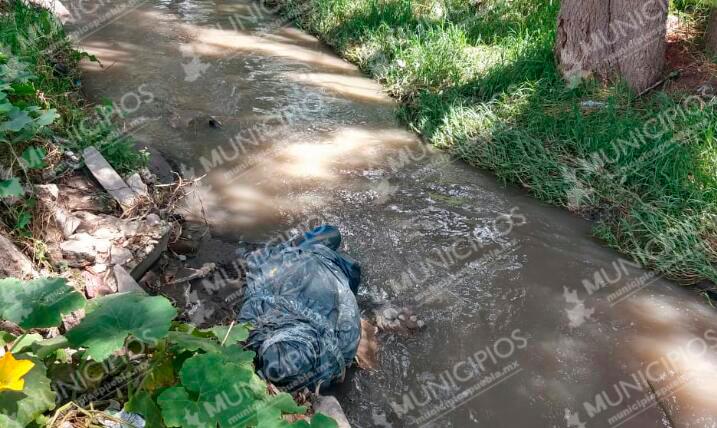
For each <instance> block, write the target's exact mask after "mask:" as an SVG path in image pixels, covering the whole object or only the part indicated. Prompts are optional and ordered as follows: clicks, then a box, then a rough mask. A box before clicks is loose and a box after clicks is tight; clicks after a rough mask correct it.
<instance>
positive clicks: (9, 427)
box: [0, 413, 23, 428]
mask: <svg viewBox="0 0 717 428" xmlns="http://www.w3.org/2000/svg"><path fill="white" fill-rule="evenodd" d="M0 427H3V428H23V426H22V425H20V424H19V423H18V422H17V421H16V420H14V419H10V417H9V416H5V415H3V414H2V413H0Z"/></svg>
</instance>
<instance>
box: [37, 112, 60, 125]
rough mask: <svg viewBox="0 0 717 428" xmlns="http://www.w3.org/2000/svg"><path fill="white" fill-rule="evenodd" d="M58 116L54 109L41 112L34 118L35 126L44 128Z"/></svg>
mask: <svg viewBox="0 0 717 428" xmlns="http://www.w3.org/2000/svg"><path fill="white" fill-rule="evenodd" d="M58 116H59V115H58V114H57V110H55V109H54V108H51V109H49V110H42V112H41V113H40V115H39V116H37V118H35V125H37V126H46V125H49V124H51V123H52V122H54V121H55V119H57V117H58Z"/></svg>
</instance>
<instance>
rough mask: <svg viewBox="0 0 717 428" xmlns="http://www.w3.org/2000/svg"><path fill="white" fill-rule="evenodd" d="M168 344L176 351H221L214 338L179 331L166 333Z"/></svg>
mask: <svg viewBox="0 0 717 428" xmlns="http://www.w3.org/2000/svg"><path fill="white" fill-rule="evenodd" d="M167 339H168V340H169V343H170V346H171V347H172V348H173V349H175V350H177V351H192V352H194V351H197V350H200V349H201V350H202V351H205V352H221V350H222V347H221V345H219V342H217V341H216V340H214V339H210V338H206V337H199V336H195V335H193V334H191V333H183V332H181V331H170V332H169V334H168V335H167Z"/></svg>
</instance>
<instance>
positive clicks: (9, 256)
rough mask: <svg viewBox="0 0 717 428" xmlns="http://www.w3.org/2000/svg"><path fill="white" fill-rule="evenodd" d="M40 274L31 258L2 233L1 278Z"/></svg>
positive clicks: (25, 277)
mask: <svg viewBox="0 0 717 428" xmlns="http://www.w3.org/2000/svg"><path fill="white" fill-rule="evenodd" d="M38 275H39V273H38V272H37V270H36V269H35V266H34V265H33V264H32V262H31V261H30V259H29V258H28V257H27V256H26V255H25V254H23V253H22V252H21V251H20V250H19V249H18V248H17V247H16V246H15V244H13V243H12V241H10V240H9V239H8V238H6V237H5V236H4V235H2V234H0V278H6V277H15V278H20V279H32V278H36V277H37V276H38Z"/></svg>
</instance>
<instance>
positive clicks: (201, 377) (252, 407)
mask: <svg viewBox="0 0 717 428" xmlns="http://www.w3.org/2000/svg"><path fill="white" fill-rule="evenodd" d="M179 377H180V379H181V381H182V384H181V386H176V387H173V388H168V389H166V390H165V391H163V392H162V393H161V394H160V395H159V397H158V398H157V403H158V404H159V407H160V408H161V409H162V416H163V418H164V422H165V424H166V425H167V426H172V427H180V426H181V427H210V426H216V425H217V424H219V426H221V427H222V428H233V427H241V426H245V425H248V424H255V423H256V409H257V402H258V401H260V400H262V399H263V398H264V397H265V393H264V391H265V389H266V385H265V384H264V383H263V382H261V380H259V379H258V377H257V376H256V374H255V373H254V369H253V367H251V366H247V365H240V364H236V363H232V362H228V361H227V360H226V359H224V357H223V356H222V355H220V354H216V353H209V354H200V355H195V356H194V357H191V358H189V359H188V360H187V361H185V362H184V365H183V366H182V369H181V370H180V372H179ZM257 385H258V386H259V388H257ZM292 404H293V402H292ZM300 410H303V408H302V409H300Z"/></svg>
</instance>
